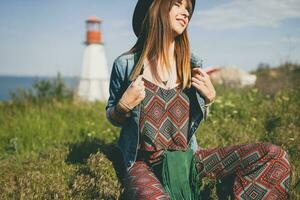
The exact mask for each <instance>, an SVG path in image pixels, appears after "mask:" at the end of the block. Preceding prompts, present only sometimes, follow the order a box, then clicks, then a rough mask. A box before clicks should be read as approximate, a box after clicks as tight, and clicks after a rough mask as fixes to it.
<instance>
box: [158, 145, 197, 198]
mask: <svg viewBox="0 0 300 200" xmlns="http://www.w3.org/2000/svg"><path fill="white" fill-rule="evenodd" d="M164 155H165V158H164V159H163V161H162V162H163V163H162V171H161V176H162V184H163V186H164V188H165V190H166V191H167V192H168V193H169V195H170V197H171V200H196V199H197V200H198V199H199V194H200V179H199V175H198V174H197V169H196V162H195V157H194V156H193V150H192V149H189V150H187V151H165V154H164Z"/></svg>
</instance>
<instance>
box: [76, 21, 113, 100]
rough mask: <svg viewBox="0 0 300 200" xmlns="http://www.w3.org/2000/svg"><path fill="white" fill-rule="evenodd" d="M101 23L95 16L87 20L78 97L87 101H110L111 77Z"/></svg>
mask: <svg viewBox="0 0 300 200" xmlns="http://www.w3.org/2000/svg"><path fill="white" fill-rule="evenodd" d="M101 22H102V21H101V20H100V19H98V18H97V17H95V16H93V17H90V18H89V19H88V20H86V30H87V32H86V41H85V44H86V48H85V50H84V55H83V63H82V72H81V77H80V81H79V85H78V88H77V95H78V96H79V97H81V98H82V99H83V100H87V101H96V100H98V101H105V100H107V99H108V93H109V92H108V88H109V76H108V68H107V61H106V55H105V50H104V46H103V42H102V33H101V31H100V25H101Z"/></svg>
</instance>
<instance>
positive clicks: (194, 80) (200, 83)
mask: <svg viewBox="0 0 300 200" xmlns="http://www.w3.org/2000/svg"><path fill="white" fill-rule="evenodd" d="M192 82H195V83H197V84H199V85H206V84H205V81H203V80H199V79H197V78H194V77H192Z"/></svg>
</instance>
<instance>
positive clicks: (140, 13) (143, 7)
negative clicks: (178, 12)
mask: <svg viewBox="0 0 300 200" xmlns="http://www.w3.org/2000/svg"><path fill="white" fill-rule="evenodd" d="M153 1H155V0H138V2H137V4H136V6H135V9H134V12H133V17H132V27H133V31H134V34H135V35H136V36H139V34H140V32H141V28H142V23H143V20H144V18H145V17H146V14H147V12H148V10H149V8H150V6H151V4H152V2H153ZM195 1H196V0H191V2H192V13H193V12H194V8H195Z"/></svg>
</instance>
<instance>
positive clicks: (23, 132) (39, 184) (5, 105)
mask: <svg viewBox="0 0 300 200" xmlns="http://www.w3.org/2000/svg"><path fill="white" fill-rule="evenodd" d="M299 69H300V67H299V65H295V64H290V63H286V64H285V65H282V66H279V67H277V68H274V69H259V70H257V71H255V72H254V73H256V74H257V75H258V80H257V84H256V86H255V87H254V88H243V89H241V88H240V89H238V88H224V87H221V86H216V89H217V94H218V96H217V98H216V100H215V103H214V104H213V105H212V107H211V113H210V117H209V118H208V119H207V121H204V122H202V123H201V125H200V127H199V129H198V130H197V140H198V143H199V145H200V146H201V147H204V148H210V147H217V146H219V147H221V146H228V145H234V144H241V143H253V142H272V143H274V144H276V145H279V146H281V147H283V148H284V149H285V150H286V151H287V152H288V154H289V156H290V162H291V164H292V167H293V174H292V191H291V195H292V196H291V199H300V195H299V193H300V160H299V157H300V153H299V152H300V90H299V89H300V88H299V85H300V84H298V82H297V81H299V80H300V79H299V77H300V76H299ZM59 83H60V84H56V86H55V87H59V88H58V89H56V90H52V89H51V88H53V85H52V86H51V83H45V82H44V83H42V86H45V85H46V86H47V87H42V86H41V85H39V84H38V83H37V84H36V87H35V89H36V90H37V91H36V92H35V93H26V91H23V92H22V95H21V96H20V95H19V96H18V94H15V95H14V96H13V97H14V98H13V101H9V102H0V199H118V198H119V196H120V194H121V191H122V188H121V186H120V183H119V181H118V177H119V176H120V174H118V173H116V172H115V170H114V168H116V169H118V167H119V165H118V160H117V156H118V152H117V150H116V148H115V144H116V141H117V138H118V134H119V128H116V127H113V126H112V125H111V124H110V123H109V122H108V121H107V119H106V117H105V112H104V108H105V103H101V102H96V103H83V102H78V101H74V100H72V99H70V98H69V97H70V95H69V94H68V95H65V94H64V92H63V91H64V90H63V88H62V87H63V85H62V84H61V82H59ZM49 84H50V86H49ZM57 85H58V86H57ZM276 85H277V86H276ZM45 88H46V89H45ZM49 88H50V89H51V91H58V92H47V91H45V90H50V89H49ZM39 90H43V91H42V92H41V91H39ZM39 94H43V95H40V96H39ZM61 97H62V98H61ZM225 181H226V180H225ZM203 182H204V184H203V188H202V189H203V195H204V196H210V197H211V199H218V197H217V196H218V192H219V191H220V190H222V186H220V187H219V182H215V181H212V180H208V179H204V180H203Z"/></svg>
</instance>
